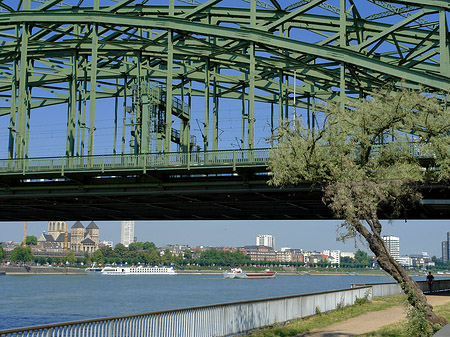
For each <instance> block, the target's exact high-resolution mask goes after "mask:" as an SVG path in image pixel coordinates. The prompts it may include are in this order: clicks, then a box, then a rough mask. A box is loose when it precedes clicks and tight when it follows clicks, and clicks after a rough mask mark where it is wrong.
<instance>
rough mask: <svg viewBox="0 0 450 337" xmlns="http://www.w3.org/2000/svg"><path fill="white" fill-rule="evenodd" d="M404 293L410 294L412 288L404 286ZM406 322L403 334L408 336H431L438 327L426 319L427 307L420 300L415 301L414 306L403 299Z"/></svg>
mask: <svg viewBox="0 0 450 337" xmlns="http://www.w3.org/2000/svg"><path fill="white" fill-rule="evenodd" d="M404 292H405V295H406V296H407V297H408V296H411V293H412V292H413V289H412V288H411V287H409V286H406V287H405V288H404ZM405 307H406V317H407V319H408V320H407V323H406V327H405V334H406V336H408V337H415V336H421V337H431V336H433V334H434V332H435V331H436V330H439V329H440V326H439V327H436V328H435V327H433V326H432V325H431V323H430V322H429V321H428V319H427V313H428V311H427V308H426V307H425V304H424V303H422V302H419V303H416V305H415V306H411V305H410V304H409V302H407V301H405Z"/></svg>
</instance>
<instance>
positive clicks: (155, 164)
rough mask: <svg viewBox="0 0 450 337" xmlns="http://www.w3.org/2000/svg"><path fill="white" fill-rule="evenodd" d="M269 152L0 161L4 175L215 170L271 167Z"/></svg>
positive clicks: (232, 151)
mask: <svg viewBox="0 0 450 337" xmlns="http://www.w3.org/2000/svg"><path fill="white" fill-rule="evenodd" d="M269 156H270V150H269V149H253V150H223V151H204V152H189V153H180V152H171V153H147V154H138V155H133V154H125V155H101V156H89V157H60V158H25V159H2V160H0V174H3V175H4V174H17V173H20V174H23V175H26V174H30V173H61V175H64V173H66V172H74V171H86V170H89V171H99V172H102V173H103V172H106V171H115V170H144V171H145V170H152V169H177V168H178V169H180V168H181V169H188V170H190V169H191V168H213V167H229V168H232V169H235V168H236V166H246V165H267V164H268V163H269Z"/></svg>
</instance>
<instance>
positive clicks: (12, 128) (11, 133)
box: [8, 25, 20, 159]
mask: <svg viewBox="0 0 450 337" xmlns="http://www.w3.org/2000/svg"><path fill="white" fill-rule="evenodd" d="M15 30H16V34H15V36H16V41H19V34H20V26H19V25H17V26H16V28H15ZM11 82H12V83H11V110H10V112H9V143H8V159H13V158H14V140H15V138H16V137H15V133H16V113H17V88H18V82H17V57H16V56H14V59H13V74H12V78H11Z"/></svg>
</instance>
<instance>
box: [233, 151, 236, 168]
mask: <svg viewBox="0 0 450 337" xmlns="http://www.w3.org/2000/svg"><path fill="white" fill-rule="evenodd" d="M233 172H236V150H233Z"/></svg>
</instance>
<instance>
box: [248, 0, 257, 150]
mask: <svg viewBox="0 0 450 337" xmlns="http://www.w3.org/2000/svg"><path fill="white" fill-rule="evenodd" d="M250 26H251V27H252V28H255V27H256V0H251V5H250ZM249 53H250V68H249V80H250V83H249V88H248V91H249V92H248V95H249V97H248V148H249V149H253V148H254V147H255V63H256V62H255V43H254V42H250V48H249Z"/></svg>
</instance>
